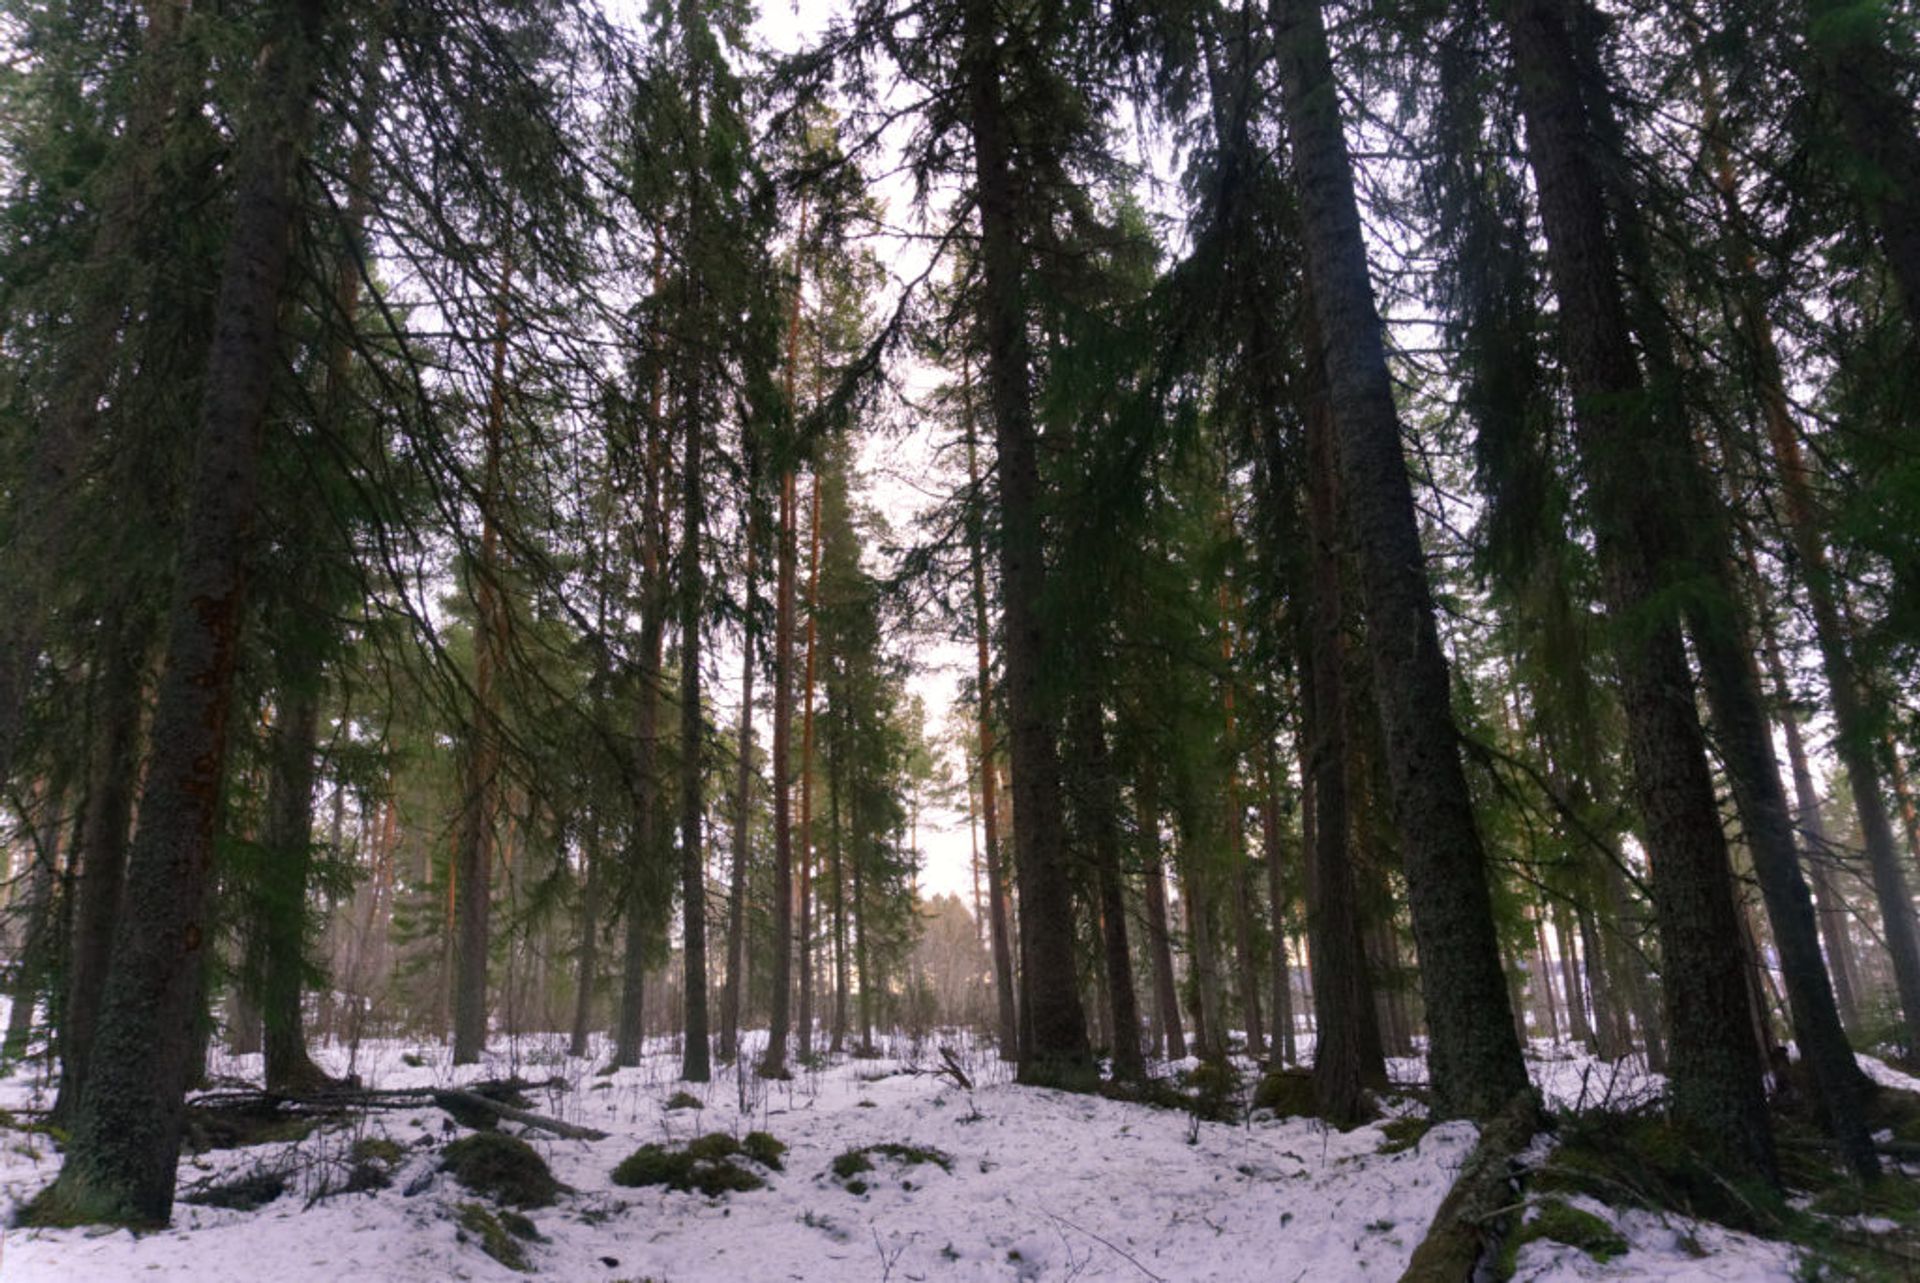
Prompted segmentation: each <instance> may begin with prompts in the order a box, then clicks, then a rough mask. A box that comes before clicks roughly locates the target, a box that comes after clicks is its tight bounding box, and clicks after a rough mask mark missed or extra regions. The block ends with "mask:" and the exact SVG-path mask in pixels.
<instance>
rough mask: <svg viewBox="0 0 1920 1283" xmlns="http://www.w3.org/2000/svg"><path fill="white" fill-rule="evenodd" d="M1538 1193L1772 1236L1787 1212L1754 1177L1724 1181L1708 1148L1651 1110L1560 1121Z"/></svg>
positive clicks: (1535, 1180)
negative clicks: (1665, 1213)
mask: <svg viewBox="0 0 1920 1283" xmlns="http://www.w3.org/2000/svg"><path fill="white" fill-rule="evenodd" d="M1532 1188H1533V1189H1534V1190H1535V1191H1536V1192H1538V1193H1542V1194H1556V1193H1567V1194H1585V1195H1587V1196H1589V1197H1591V1198H1596V1199H1598V1200H1600V1201H1601V1202H1603V1203H1608V1204H1612V1205H1614V1206H1628V1207H1644V1208H1651V1209H1655V1210H1666V1211H1676V1212H1680V1213H1683V1214H1685V1215H1687V1216H1692V1217H1695V1218H1697V1219H1700V1220H1708V1221H1715V1222H1717V1223H1719V1224H1721V1225H1726V1226H1728V1227H1730V1228H1732V1229H1737V1230H1746V1231H1749V1232H1755V1233H1762V1234H1765V1233H1777V1232H1778V1231H1779V1229H1780V1227H1781V1226H1782V1225H1783V1224H1784V1223H1785V1220H1786V1217H1787V1210H1788V1209H1787V1207H1786V1205H1785V1203H1784V1202H1783V1201H1782V1199H1781V1197H1780V1194H1779V1192H1778V1191H1776V1190H1774V1189H1772V1188H1770V1187H1769V1186H1768V1185H1767V1184H1766V1182H1765V1181H1763V1180H1761V1179H1759V1178H1757V1177H1742V1176H1733V1175H1729V1174H1727V1172H1726V1171H1725V1166H1724V1164H1722V1163H1720V1162H1718V1161H1717V1160H1716V1158H1715V1157H1714V1155H1713V1152H1712V1149H1711V1147H1710V1146H1702V1145H1700V1144H1698V1143H1697V1142H1696V1141H1694V1140H1693V1139H1692V1138H1690V1137H1688V1136H1686V1135H1684V1134H1682V1133H1681V1131H1680V1130H1679V1129H1677V1128H1675V1127H1674V1126H1673V1125H1672V1124H1671V1123H1669V1122H1668V1121H1667V1120H1666V1119H1665V1118H1663V1117H1661V1116H1660V1115H1659V1114H1658V1113H1655V1112H1653V1111H1650V1110H1649V1111H1640V1112H1635V1113H1625V1114H1623V1113H1618V1112H1614V1111H1606V1110H1592V1111H1588V1112H1585V1113H1580V1114H1572V1115H1567V1116H1565V1117H1563V1118H1562V1119H1561V1120H1560V1145H1559V1147H1558V1148H1556V1149H1555V1150H1554V1152H1553V1155H1552V1157H1551V1158H1549V1159H1548V1160H1547V1162H1546V1163H1545V1164H1544V1165H1543V1166H1542V1167H1541V1168H1540V1170H1539V1171H1537V1172H1536V1173H1534V1177H1533V1181H1532Z"/></svg>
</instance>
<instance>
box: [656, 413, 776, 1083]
mask: <svg viewBox="0 0 1920 1283" xmlns="http://www.w3.org/2000/svg"><path fill="white" fill-rule="evenodd" d="M680 410H681V413H682V414H683V415H685V416H686V423H685V437H684V440H685V442H686V447H685V449H686V454H685V460H684V472H683V473H682V475H681V478H680V481H681V504H682V509H681V532H680V583H679V589H680V897H681V900H680V908H681V943H682V947H683V949H684V954H683V961H682V965H681V974H682V977H683V980H682V983H683V984H684V986H685V989H686V992H685V994H684V996H683V1001H684V1003H685V1013H684V1014H685V1021H684V1025H683V1029H684V1032H685V1034H686V1045H685V1046H684V1047H682V1048H681V1059H680V1077H682V1078H683V1079H685V1080H687V1081H688V1082H696V1083H703V1082H706V1081H707V1079H708V1077H709V1075H710V1072H711V1070H710V1066H709V1064H708V1048H707V873H706V859H705V855H706V852H705V848H704V847H703V846H702V838H701V820H702V818H703V816H704V814H705V809H706V803H705V798H704V796H703V793H704V784H705V770H704V766H705V761H704V759H705V756H706V754H705V752H704V751H703V750H704V748H705V735H704V728H705V718H704V717H703V715H702V709H701V707H700V684H701V683H700V677H701V674H700V622H701V615H702V613H703V612H704V609H705V606H706V576H705V572H704V571H703V570H702V568H701V565H700V545H701V536H700V527H701V524H702V523H703V522H704V521H705V520H706V488H705V478H704V477H703V476H702V468H703V465H702V463H701V451H702V447H703V446H704V445H705V438H706V433H705V430H704V429H703V428H702V426H701V422H700V420H701V417H702V416H703V414H704V413H705V410H706V399H705V397H704V396H703V395H702V388H701V379H700V378H699V377H698V376H696V377H694V378H693V379H692V380H691V386H689V387H688V389H687V395H686V396H685V397H683V398H682V402H681V406H680ZM781 747H782V746H780V745H776V746H775V748H774V754H775V757H776V759H777V758H778V757H779V754H780V750H781Z"/></svg>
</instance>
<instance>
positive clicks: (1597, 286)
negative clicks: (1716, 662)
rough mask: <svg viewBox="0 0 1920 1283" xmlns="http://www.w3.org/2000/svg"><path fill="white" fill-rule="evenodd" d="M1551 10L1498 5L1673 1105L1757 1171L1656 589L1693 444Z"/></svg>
mask: <svg viewBox="0 0 1920 1283" xmlns="http://www.w3.org/2000/svg"><path fill="white" fill-rule="evenodd" d="M1566 18H1567V14H1566V11H1565V9H1564V0H1511V2H1510V3H1509V4H1508V6H1507V9H1506V23H1507V27H1508V31H1509V33H1510V37H1511V40H1512V43H1513V48H1514V58H1515V62H1516V67H1517V71H1518V76H1519V86H1520V104H1521V110H1522V114H1523V115H1524V117H1525V120H1526V124H1527V149H1528V157H1529V160H1530V162H1531V165H1532V168H1533V171H1534V175H1535V180H1536V185H1537V187H1538V190H1539V197H1540V212H1541V219H1542V222H1543V223H1544V225H1545V229H1546V236H1547V266H1548V271H1549V276H1550V278H1551V280H1552V284H1553V288H1554V292H1555V294H1556V295H1557V296H1558V299H1559V303H1560V328H1561V338H1562V342H1563V344H1564V346H1565V349H1566V353H1567V369H1568V374H1569V380H1570V382H1571V384H1572V388H1573V393H1574V398H1575V413H1574V429H1575V430H1574V440H1575V446H1576V449H1577V451H1578V453H1579V455H1580V458H1581V464H1582V469H1583V471H1584V472H1585V473H1586V477H1587V481H1588V484H1589V486H1590V492H1591V499H1590V507H1591V509H1592V512H1593V525H1594V528H1595V541H1596V548H1597V551H1598V555H1599V561H1600V567H1601V577H1602V581H1603V585H1604V591H1605V597H1606V605H1607V611H1608V615H1609V618H1610V619H1611V620H1612V621H1613V623H1614V626H1615V631H1616V636H1615V638H1614V648H1615V660H1616V664H1617V666H1618V669H1619V675H1620V686H1621V701H1622V704H1623V706H1624V708H1625V711H1626V717H1627V740H1628V747H1629V755H1630V759H1631V765H1632V776H1633V782H1634V789H1635V793H1636V794H1637V797H1638V801H1639V808H1640V812H1641V816H1642V820H1643V824H1644V838H1645V841H1646V843H1647V846H1648V848H1649V852H1650V856H1651V861H1652V865H1653V884H1654V901H1655V910H1656V913H1657V916H1658V920H1659V924H1660V937H1661V946H1662V954H1663V957H1662V963H1663V978H1664V981H1665V987H1666V992H1667V1002H1668V1010H1669V1013H1670V1017H1671V1021H1672V1034H1673V1046H1672V1056H1671V1069H1672V1077H1671V1081H1672V1091H1671V1100H1672V1107H1673V1111H1674V1114H1675V1116H1676V1118H1677V1119H1678V1120H1679V1121H1680V1122H1681V1123H1682V1124H1684V1125H1686V1126H1688V1127H1690V1128H1691V1129H1693V1130H1694V1131H1695V1132H1696V1133H1697V1135H1698V1137H1699V1138H1700V1139H1701V1140H1702V1141H1703V1142H1704V1143H1708V1144H1710V1145H1713V1146H1715V1147H1717V1148H1719V1149H1721V1150H1723V1151H1724V1152H1725V1154H1726V1155H1727V1156H1728V1157H1730V1158H1733V1159H1734V1160H1735V1161H1737V1162H1743V1163H1745V1164H1747V1165H1749V1166H1751V1167H1753V1168H1757V1169H1759V1170H1761V1171H1764V1172H1769V1173H1770V1172H1771V1171H1772V1170H1773V1152H1772V1137H1771V1134H1770V1132H1769V1129H1768V1123H1767V1118H1766V1113H1765V1101H1764V1099H1763V1098H1762V1095H1761V1090H1760V1078H1759V1065H1758V1063H1757V1061H1756V1059H1755V1056H1754V1054H1753V1048H1752V1045H1751V1042H1750V1040H1749V1039H1748V1038H1747V1037H1746V1032H1745V1021H1744V1019H1743V1017H1742V1013H1743V1009H1744V994H1743V985H1744V978H1743V976H1742V975H1741V971H1740V936H1739V922H1738V918H1737V915H1736V913H1735V909H1734V903H1733V894H1732V873H1731V869H1730V867H1729V865H1728V860H1727V849H1726V842H1725V838H1724V836H1723V834H1722V833H1721V830H1720V819H1719V814H1718V812H1717V810H1716V808H1715V804H1714V796H1713V782H1712V779H1711V777H1710V776H1709V774H1708V770H1707V760H1706V746H1705V742H1704V739H1703V737H1702V734H1701V730H1700V724H1699V719H1698V715H1697V713H1696V712H1695V708H1694V703H1693V695H1692V680H1691V676H1690V674H1689V673H1688V670H1687V662H1686V654H1685V650H1684V648H1683V645H1682V642H1681V637H1680V630H1679V626H1678V621H1677V620H1675V619H1673V618H1672V617H1671V608H1670V607H1667V606H1663V605H1662V604H1661V601H1660V597H1661V593H1662V589H1663V588H1664V587H1665V581H1664V578H1663V576H1664V574H1665V573H1666V572H1667V570H1668V569H1669V568H1670V567H1671V566H1672V565H1673V563H1674V560H1675V558H1677V557H1678V556H1679V555H1680V554H1681V553H1682V551H1683V550H1682V548H1680V547H1678V546H1676V543H1675V533H1674V532H1673V531H1672V529H1671V528H1670V527H1671V521H1670V511H1669V509H1668V507H1667V500H1666V499H1665V498H1664V497H1663V496H1662V495H1661V494H1660V492H1659V487H1658V486H1649V485H1648V484H1647V482H1648V479H1649V478H1650V477H1652V478H1662V477H1673V476H1677V475H1682V473H1681V469H1684V468H1686V467H1688V466H1691V465H1690V461H1689V460H1688V458H1687V452H1688V451H1690V448H1691V447H1690V443H1689V442H1686V441H1678V442H1676V441H1665V440H1662V439H1661V434H1660V433H1659V432H1658V431H1657V429H1656V428H1655V423H1656V419H1655V416H1654V415H1653V414H1652V413H1651V412H1650V410H1651V407H1650V406H1649V404H1648V395H1649V394H1648V391H1647V389H1646V387H1645V385H1644V384H1643V382H1642V380H1641V376H1640V371H1639V368H1638V365H1637V363H1636V359H1635V355H1634V346H1633V340H1632V336H1631V332H1630V330H1629V327H1628V324H1627V316H1626V309H1625V304H1624V302H1623V300H1622V297H1621V293H1620V284H1619V277H1618V270H1619V269H1618V260H1617V258H1616V255H1615V250H1614V247H1613V245H1612V243H1611V237H1610V232H1609V230H1608V226H1607V212H1608V210H1609V208H1610V206H1609V203H1608V201H1607V193H1606V190H1605V186H1604V184H1603V181H1602V179H1601V176H1600V165H1601V161H1600V160H1599V158H1598V157H1597V156H1596V155H1595V143H1594V140H1593V136H1592V126H1591V124H1590V122H1589V120H1588V116H1587V110H1588V109H1587V105H1586V104H1585V103H1584V102H1583V101H1582V94H1581V83H1582V76H1581V74H1580V71H1579V66H1578V62H1577V59H1576V56H1575V52H1574V48H1573V39H1572V33H1571V31H1570V30H1569V27H1568V24H1567V21H1566Z"/></svg>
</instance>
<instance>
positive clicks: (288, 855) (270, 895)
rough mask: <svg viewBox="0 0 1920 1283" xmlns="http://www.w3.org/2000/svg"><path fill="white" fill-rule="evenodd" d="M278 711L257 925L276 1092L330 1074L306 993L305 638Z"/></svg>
mask: <svg viewBox="0 0 1920 1283" xmlns="http://www.w3.org/2000/svg"><path fill="white" fill-rule="evenodd" d="M282 646H283V650H282V654H281V664H282V676H281V683H280V691H279V703H280V708H279V710H278V712H279V719H278V720H277V721H276V722H275V724H274V728H273V739H272V753H273V760H272V764H271V767H270V772H271V773H270V775H269V776H268V782H267V815H266V823H265V827H264V828H263V830H262V833H261V838H262V844H263V845H264V846H265V847H266V850H267V866H266V873H265V875H264V883H265V885H264V886H263V887H262V891H263V894H264V903H265V910H266V911H265V913H264V914H263V915H262V920H261V922H260V923H259V927H258V929H259V930H260V931H261V932H262V936H263V939H262V942H261V943H262V945H263V952H264V957H265V962H266V970H265V974H264V980H263V983H262V985H261V991H260V1014H261V1018H262V1025H263V1028H264V1031H265V1040H266V1086H267V1090H268V1091H270V1092H276V1091H305V1090H309V1089H311V1088H313V1087H315V1086H317V1085H319V1084H322V1083H324V1082H326V1081H327V1076H326V1075H325V1074H324V1073H322V1072H321V1070H320V1068H319V1066H317V1065H315V1064H314V1063H313V1060H312V1058H311V1057H310V1056H309V1055H308V1054H307V1037H306V1026H305V1023H304V1021H303V1019H302V1015H301V1005H300V994H301V990H302V988H303V985H302V978H303V976H304V974H305V971H306V939H307V888H308V884H309V883H310V882H311V881H312V875H313V780H314V764H313V755H314V748H315V745H316V743H317V742H318V739H319V727H320V697H321V694H322V681H323V678H322V673H321V665H320V662H319V658H318V656H316V655H313V654H312V653H310V652H307V651H305V650H304V648H303V647H302V646H301V644H300V642H299V641H298V640H289V641H285V642H283V643H282Z"/></svg>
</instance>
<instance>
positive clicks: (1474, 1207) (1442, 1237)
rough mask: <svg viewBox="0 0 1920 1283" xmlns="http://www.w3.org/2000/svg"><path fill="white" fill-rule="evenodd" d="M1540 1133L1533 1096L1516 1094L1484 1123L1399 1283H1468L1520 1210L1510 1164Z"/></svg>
mask: <svg viewBox="0 0 1920 1283" xmlns="http://www.w3.org/2000/svg"><path fill="white" fill-rule="evenodd" d="M1539 1129H1540V1106H1539V1102H1538V1101H1537V1100H1535V1099H1534V1095H1533V1093H1532V1092H1531V1091H1522V1092H1516V1093H1515V1094H1514V1097H1513V1099H1512V1100H1510V1101H1508V1102H1507V1104H1506V1106H1505V1107H1504V1108H1503V1109H1501V1111H1500V1112H1499V1113H1497V1114H1495V1115H1494V1116H1493V1117H1492V1118H1490V1119H1488V1120H1487V1123H1486V1125H1485V1127H1484V1128H1483V1129H1482V1130H1481V1132H1480V1143H1479V1144H1478V1145H1475V1146H1474V1148H1473V1152H1472V1153H1471V1154H1469V1155H1467V1161H1466V1163H1465V1164H1464V1165H1463V1166H1462V1167H1461V1168H1460V1175H1459V1176H1458V1177H1457V1178H1455V1180H1454V1182H1453V1188H1452V1189H1450V1190H1448V1191H1447V1196H1446V1198H1445V1199H1444V1200H1442V1202H1441V1204H1440V1210H1439V1211H1437V1212H1435V1213H1434V1216H1433V1224H1432V1225H1430V1226H1429V1227H1428V1228H1427V1236H1426V1237H1425V1238H1424V1239H1422V1240H1421V1241H1420V1246H1419V1247H1417V1248H1415V1249H1414V1251H1413V1259H1412V1260H1411V1261H1409V1262H1407V1269H1406V1273H1404V1274H1402V1275H1401V1276H1400V1283H1466V1281H1467V1280H1468V1279H1471V1278H1473V1277H1474V1276H1475V1271H1476V1269H1477V1268H1478V1266H1479V1264H1480V1262H1481V1260H1482V1259H1483V1258H1485V1257H1486V1256H1488V1255H1490V1254H1492V1253H1493V1252H1496V1251H1498V1250H1499V1247H1500V1244H1501V1242H1502V1241H1503V1240H1504V1239H1505V1238H1506V1235H1507V1231H1508V1229H1509V1228H1510V1227H1511V1225H1512V1221H1513V1216H1514V1213H1515V1211H1516V1210H1517V1208H1518V1207H1519V1206H1520V1204H1518V1203H1516V1202H1515V1201H1514V1191H1515V1186H1516V1177H1517V1175H1518V1168H1517V1166H1516V1164H1515V1161H1514V1160H1515V1158H1516V1157H1517V1156H1518V1155H1519V1153H1520V1151H1521V1150H1523V1149H1525V1148H1526V1147H1527V1145H1528V1144H1529V1143H1530V1142H1531V1141H1532V1140H1533V1134H1534V1133H1535V1132H1536V1131H1538V1130H1539Z"/></svg>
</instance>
